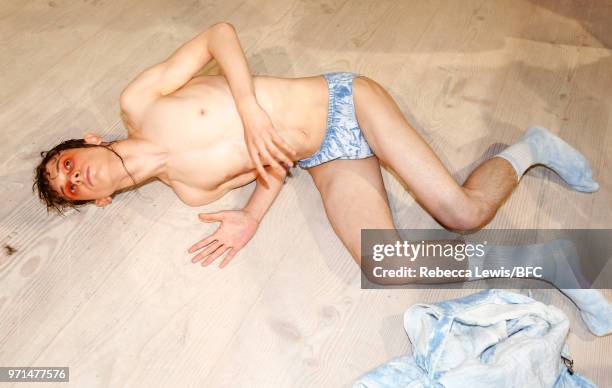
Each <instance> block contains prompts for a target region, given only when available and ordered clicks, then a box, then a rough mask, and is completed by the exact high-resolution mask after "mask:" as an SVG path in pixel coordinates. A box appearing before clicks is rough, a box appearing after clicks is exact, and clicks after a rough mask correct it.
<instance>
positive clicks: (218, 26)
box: [210, 21, 236, 34]
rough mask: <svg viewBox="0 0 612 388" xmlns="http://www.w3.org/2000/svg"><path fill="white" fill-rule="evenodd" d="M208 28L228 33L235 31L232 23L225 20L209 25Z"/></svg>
mask: <svg viewBox="0 0 612 388" xmlns="http://www.w3.org/2000/svg"><path fill="white" fill-rule="evenodd" d="M210 29H211V30H213V29H214V30H215V31H218V32H221V33H230V34H235V33H236V28H235V27H234V26H233V24H232V23H230V22H226V21H223V22H218V23H215V24H213V25H212V26H211V27H210Z"/></svg>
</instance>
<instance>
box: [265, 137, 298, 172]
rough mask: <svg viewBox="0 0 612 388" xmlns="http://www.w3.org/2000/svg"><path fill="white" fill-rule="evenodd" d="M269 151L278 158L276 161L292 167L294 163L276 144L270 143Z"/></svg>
mask: <svg viewBox="0 0 612 388" xmlns="http://www.w3.org/2000/svg"><path fill="white" fill-rule="evenodd" d="M268 150H269V151H270V152H272V154H273V155H274V156H275V157H276V159H278V160H280V161H282V162H283V163H285V165H286V166H289V167H292V166H293V161H292V160H291V159H289V158H288V157H287V155H285V154H284V153H282V152H281V150H280V149H279V148H278V147H277V146H276V144H274V142H270V143H268Z"/></svg>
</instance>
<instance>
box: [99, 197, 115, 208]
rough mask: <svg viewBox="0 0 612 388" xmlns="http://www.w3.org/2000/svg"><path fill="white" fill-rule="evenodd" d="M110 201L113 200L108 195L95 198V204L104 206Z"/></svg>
mask: <svg viewBox="0 0 612 388" xmlns="http://www.w3.org/2000/svg"><path fill="white" fill-rule="evenodd" d="M111 202H113V199H112V198H111V197H110V196H109V197H106V198H101V199H96V206H99V207H104V206H106V205H108V204H109V203H111Z"/></svg>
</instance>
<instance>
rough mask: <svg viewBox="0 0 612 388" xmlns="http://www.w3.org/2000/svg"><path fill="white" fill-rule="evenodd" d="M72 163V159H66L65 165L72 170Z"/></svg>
mask: <svg viewBox="0 0 612 388" xmlns="http://www.w3.org/2000/svg"><path fill="white" fill-rule="evenodd" d="M70 165H71V163H70V159H66V160H65V161H64V167H66V169H68V170H70Z"/></svg>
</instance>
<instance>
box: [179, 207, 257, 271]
mask: <svg viewBox="0 0 612 388" xmlns="http://www.w3.org/2000/svg"><path fill="white" fill-rule="evenodd" d="M199 218H200V220H202V221H203V222H221V225H220V226H219V228H217V230H216V231H215V233H213V234H211V235H210V236H208V237H206V238H204V239H202V240H201V241H200V242H198V243H196V244H194V245H193V246H192V247H191V248H189V253H194V252H195V251H197V250H198V249H202V248H203V249H202V251H200V253H198V254H197V255H196V256H194V257H193V259H191V261H192V262H193V263H197V262H198V261H200V260H202V259H205V260H204V261H203V262H202V265H203V266H204V267H206V266H207V265H209V264H210V263H212V262H213V261H215V260H216V259H217V258H219V257H220V256H221V255H223V254H224V253H225V252H227V251H228V250H229V253H228V254H227V256H225V259H224V260H223V262H222V263H221V265H220V266H219V267H220V268H224V267H225V266H226V265H227V264H229V262H230V261H231V260H232V259H233V258H234V256H236V253H238V251H239V250H240V249H242V247H244V246H245V245H246V243H247V242H249V240H250V239H251V238H252V237H253V235H254V234H255V232H256V231H257V227H258V226H259V222H258V221H257V220H256V219H255V218H254V217H252V216H251V215H250V214H249V213H248V212H246V211H244V210H227V211H220V212H216V213H200V214H199Z"/></svg>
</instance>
